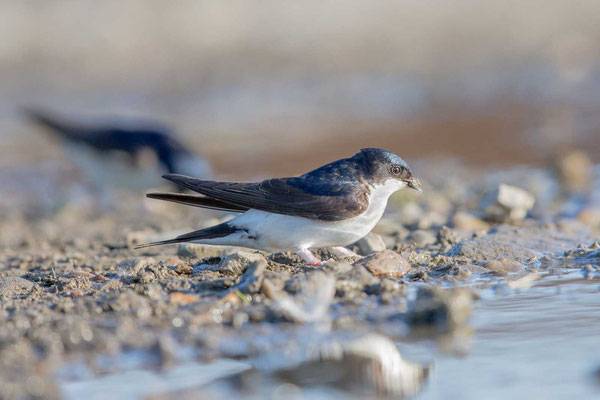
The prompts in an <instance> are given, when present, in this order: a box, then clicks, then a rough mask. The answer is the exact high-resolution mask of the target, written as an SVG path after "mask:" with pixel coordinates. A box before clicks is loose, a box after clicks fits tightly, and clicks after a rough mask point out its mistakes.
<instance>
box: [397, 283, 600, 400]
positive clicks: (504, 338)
mask: <svg viewBox="0 0 600 400" xmlns="http://www.w3.org/2000/svg"><path fill="white" fill-rule="evenodd" d="M471 323H472V326H473V328H474V330H475V332H474V337H473V342H472V347H471V348H470V350H469V352H468V355H466V357H464V358H456V357H452V356H448V355H440V356H438V357H436V361H435V368H434V371H433V373H432V377H431V378H430V380H429V384H428V385H427V386H426V389H424V391H423V392H422V393H421V395H420V396H418V398H420V399H438V398H446V399H453V398H456V399H481V398H486V399H506V398H511V399H534V398H535V399H564V398H582V399H584V398H585V399H589V398H595V396H600V385H599V384H598V382H597V378H596V377H595V376H594V374H596V373H597V372H596V371H598V369H599V368H600V350H599V348H598V344H599V343H600V280H598V279H597V278H596V279H594V280H589V281H587V280H584V279H582V278H581V274H580V273H579V272H576V273H571V274H567V275H563V276H549V277H546V278H544V279H542V280H540V281H538V282H536V283H535V284H534V286H533V287H532V288H531V289H528V290H517V291H514V292H512V293H507V294H505V295H500V296H491V297H488V296H484V298H482V300H480V301H479V302H478V303H477V308H476V311H475V312H474V313H473V316H472V319H471ZM400 350H401V352H402V353H403V354H404V355H405V356H409V357H410V356H412V357H415V356H416V357H424V356H425V355H427V354H430V353H431V350H428V349H427V346H426V345H425V344H423V343H421V344H417V345H401V346H400Z"/></svg>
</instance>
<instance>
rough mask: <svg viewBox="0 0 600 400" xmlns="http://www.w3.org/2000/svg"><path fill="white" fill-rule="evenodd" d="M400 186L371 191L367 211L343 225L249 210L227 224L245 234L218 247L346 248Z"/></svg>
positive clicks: (369, 226) (396, 183) (391, 182)
mask: <svg viewBox="0 0 600 400" xmlns="http://www.w3.org/2000/svg"><path fill="white" fill-rule="evenodd" d="M404 186H405V185H404V184H403V183H402V182H400V181H397V180H389V181H388V182H386V184H384V185H380V186H377V187H373V188H372V190H371V193H370V195H369V206H368V208H367V210H366V211H365V212H364V213H362V214H361V215H358V216H356V217H353V218H349V219H346V220H343V221H336V222H327V221H315V220H312V219H307V218H301V217H295V216H291V215H283V214H274V213H269V212H265V211H259V210H249V211H247V212H245V213H244V214H242V215H240V216H239V217H236V218H234V219H233V220H231V221H230V222H229V223H230V224H232V225H234V226H236V227H240V228H243V229H246V230H247V233H246V232H240V233H236V234H234V235H232V236H231V237H228V238H222V239H221V240H219V244H231V245H237V246H246V247H253V248H259V249H262V250H267V251H277V250H294V249H297V248H320V247H333V246H346V245H349V244H351V243H354V242H356V241H357V240H359V239H361V238H362V237H364V236H365V235H366V234H367V233H369V232H370V231H371V230H372V229H373V228H374V227H375V225H376V224H377V222H378V221H379V219H381V216H382V215H383V212H384V211H385V207H386V205H387V200H388V198H389V197H390V195H391V194H392V193H394V192H395V191H397V190H399V189H402V188H403V187H404ZM215 241H216V240H215ZM203 243H210V242H208V241H206V242H203ZM215 244H217V243H215Z"/></svg>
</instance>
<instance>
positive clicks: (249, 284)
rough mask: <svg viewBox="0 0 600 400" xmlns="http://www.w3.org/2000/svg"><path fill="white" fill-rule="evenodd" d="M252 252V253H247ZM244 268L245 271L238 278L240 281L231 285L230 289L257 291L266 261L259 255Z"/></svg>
mask: <svg viewBox="0 0 600 400" xmlns="http://www.w3.org/2000/svg"><path fill="white" fill-rule="evenodd" d="M249 254H252V253H249ZM259 256H260V258H257V259H256V260H255V261H252V263H251V264H250V265H249V266H248V267H247V268H246V271H245V272H244V274H243V275H242V278H241V279H240V283H238V284H237V285H235V286H233V287H232V288H231V290H239V291H240V292H242V293H245V294H254V293H258V291H259V290H260V288H261V286H262V282H263V279H264V273H265V270H266V268H267V261H266V260H265V258H264V257H263V256H261V255H259Z"/></svg>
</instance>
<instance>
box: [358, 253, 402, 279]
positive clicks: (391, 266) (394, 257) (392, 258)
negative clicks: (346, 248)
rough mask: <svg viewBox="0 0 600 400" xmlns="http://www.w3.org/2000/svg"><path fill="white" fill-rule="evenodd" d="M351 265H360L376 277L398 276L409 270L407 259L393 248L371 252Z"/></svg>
mask: <svg viewBox="0 0 600 400" xmlns="http://www.w3.org/2000/svg"><path fill="white" fill-rule="evenodd" d="M353 265H361V266H363V267H365V268H366V269H367V271H369V272H370V273H372V274H373V275H374V276H376V277H391V278H398V277H401V276H404V275H406V273H408V271H410V265H409V263H408V261H407V260H406V259H405V258H404V257H402V256H401V255H400V254H398V253H396V252H395V251H393V250H384V251H380V252H377V253H373V254H371V255H369V256H366V257H363V258H362V259H360V260H358V261H356V262H355V263H354V264H353Z"/></svg>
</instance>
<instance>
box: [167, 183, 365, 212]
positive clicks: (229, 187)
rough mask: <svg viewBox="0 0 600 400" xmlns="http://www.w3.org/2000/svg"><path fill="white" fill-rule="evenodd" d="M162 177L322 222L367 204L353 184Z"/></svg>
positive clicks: (248, 205)
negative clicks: (215, 180) (225, 180)
mask: <svg viewBox="0 0 600 400" xmlns="http://www.w3.org/2000/svg"><path fill="white" fill-rule="evenodd" d="M163 177H164V178H165V179H167V180H169V181H171V182H173V183H176V184H178V185H181V186H183V187H186V188H188V189H190V190H193V191H195V192H198V193H200V194H203V195H205V196H207V197H210V198H213V199H217V200H220V201H223V202H226V203H229V204H233V205H236V206H240V207H245V208H249V209H256V210H262V211H267V212H273V213H277V214H286V215H294V216H299V217H304V218H311V219H317V220H323V221H341V220H344V219H347V218H351V217H355V216H357V215H360V214H362V213H363V212H364V211H365V210H366V209H367V207H368V192H367V191H366V188H364V187H363V186H361V185H359V184H355V183H348V182H345V183H336V182H321V181H307V180H306V179H305V178H301V177H300V178H281V179H278V178H275V179H268V180H265V181H262V182H258V183H234V182H214V181H204V180H200V179H196V178H191V177H187V176H183V175H177V174H167V175H165V176H163Z"/></svg>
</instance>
